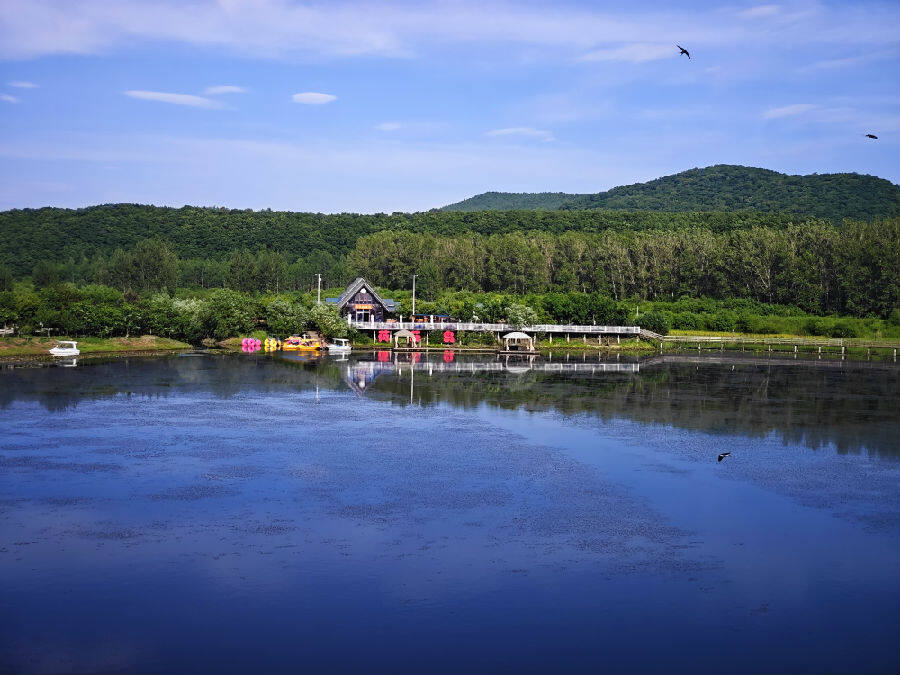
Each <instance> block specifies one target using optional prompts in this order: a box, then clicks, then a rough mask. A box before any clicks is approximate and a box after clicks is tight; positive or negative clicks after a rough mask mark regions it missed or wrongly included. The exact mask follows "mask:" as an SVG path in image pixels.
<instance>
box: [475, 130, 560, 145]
mask: <svg viewBox="0 0 900 675" xmlns="http://www.w3.org/2000/svg"><path fill="white" fill-rule="evenodd" d="M484 135H485V136H521V137H523V138H536V139H538V140H540V141H543V142H544V143H549V142H550V141H555V140H556V139H555V138H554V137H553V134H552V133H550V132H549V131H546V130H544V129H534V128H532V127H507V128H505V129H492V130H491V131H486V132H485V133H484Z"/></svg>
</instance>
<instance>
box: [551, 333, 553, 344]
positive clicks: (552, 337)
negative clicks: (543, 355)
mask: <svg viewBox="0 0 900 675" xmlns="http://www.w3.org/2000/svg"><path fill="white" fill-rule="evenodd" d="M550 344H551V345H552V344H553V333H550Z"/></svg>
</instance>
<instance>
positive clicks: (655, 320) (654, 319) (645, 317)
mask: <svg viewBox="0 0 900 675" xmlns="http://www.w3.org/2000/svg"><path fill="white" fill-rule="evenodd" d="M636 323H637V325H638V326H640V327H641V328H645V329H647V330H650V331H653V332H654V333H659V334H660V335H668V333H669V330H670V329H671V324H670V323H669V318H668V317H667V316H666V315H665V314H663V313H662V312H657V311H655V310H654V311H652V312H647V313H646V314H641V316H640V317H638V319H637V320H636Z"/></svg>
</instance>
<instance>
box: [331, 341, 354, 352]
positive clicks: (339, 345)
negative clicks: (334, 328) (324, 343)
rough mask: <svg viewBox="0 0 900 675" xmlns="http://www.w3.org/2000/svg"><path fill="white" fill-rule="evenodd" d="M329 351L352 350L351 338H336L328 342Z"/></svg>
mask: <svg viewBox="0 0 900 675" xmlns="http://www.w3.org/2000/svg"><path fill="white" fill-rule="evenodd" d="M328 351H329V353H331V354H348V353H349V352H350V340H345V339H344V338H335V339H334V340H333V341H331V342H329V343H328Z"/></svg>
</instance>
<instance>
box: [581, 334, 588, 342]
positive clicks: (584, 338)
mask: <svg viewBox="0 0 900 675" xmlns="http://www.w3.org/2000/svg"><path fill="white" fill-rule="evenodd" d="M581 341H582V342H584V344H587V335H582V336H581Z"/></svg>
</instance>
